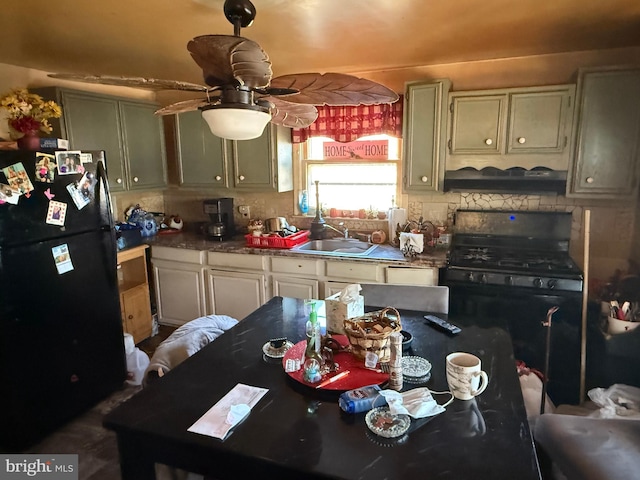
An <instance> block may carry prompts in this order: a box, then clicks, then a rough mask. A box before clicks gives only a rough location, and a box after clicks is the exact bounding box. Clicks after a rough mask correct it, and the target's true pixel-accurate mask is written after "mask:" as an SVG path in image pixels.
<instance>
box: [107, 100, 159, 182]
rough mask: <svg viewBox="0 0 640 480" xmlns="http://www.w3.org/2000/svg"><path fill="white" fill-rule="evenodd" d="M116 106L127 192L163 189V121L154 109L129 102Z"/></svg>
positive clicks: (147, 105) (143, 104)
mask: <svg viewBox="0 0 640 480" xmlns="http://www.w3.org/2000/svg"><path fill="white" fill-rule="evenodd" d="M119 105H120V115H121V119H122V132H123V135H124V147H125V159H127V160H128V161H127V166H128V179H129V183H128V185H129V189H130V190H142V189H150V188H162V187H164V186H165V185H166V184H167V174H166V169H165V164H166V161H165V159H166V152H165V147H164V134H163V127H162V119H161V118H160V116H158V115H155V114H154V112H155V111H156V110H157V109H158V107H157V105H151V104H146V103H137V102H135V103H134V102H129V101H120V102H119ZM107 158H108V157H107Z"/></svg>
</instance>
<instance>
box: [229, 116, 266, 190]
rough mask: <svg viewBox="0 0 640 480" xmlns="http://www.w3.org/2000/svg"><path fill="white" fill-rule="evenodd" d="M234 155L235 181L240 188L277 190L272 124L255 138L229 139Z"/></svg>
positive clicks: (234, 184)
mask: <svg viewBox="0 0 640 480" xmlns="http://www.w3.org/2000/svg"><path fill="white" fill-rule="evenodd" d="M229 144H230V148H231V150H232V152H233V153H232V155H233V182H232V185H233V186H234V187H235V188H238V189H252V190H275V188H276V184H275V173H274V168H275V165H274V163H275V157H274V145H273V142H272V135H271V126H267V128H265V130H264V132H263V134H262V136H260V137H258V138H254V139H253V140H238V141H229Z"/></svg>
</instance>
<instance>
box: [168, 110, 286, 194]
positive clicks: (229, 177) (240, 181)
mask: <svg viewBox="0 0 640 480" xmlns="http://www.w3.org/2000/svg"><path fill="white" fill-rule="evenodd" d="M176 134H177V144H178V159H179V169H180V185H181V186H184V187H216V188H231V189H238V190H249V191H262V192H267V191H273V192H286V191H290V190H293V148H292V144H291V130H290V129H288V128H285V127H278V126H275V125H272V124H270V125H268V126H267V127H266V128H265V131H264V133H263V134H262V135H261V136H260V137H258V138H255V139H253V140H238V141H236V140H233V141H232V140H224V139H221V138H219V137H216V136H215V135H213V134H212V133H211V131H210V130H209V127H208V126H207V124H206V122H205V121H204V120H203V119H202V115H201V113H200V112H199V111H196V112H186V113H181V114H179V115H177V118H176Z"/></svg>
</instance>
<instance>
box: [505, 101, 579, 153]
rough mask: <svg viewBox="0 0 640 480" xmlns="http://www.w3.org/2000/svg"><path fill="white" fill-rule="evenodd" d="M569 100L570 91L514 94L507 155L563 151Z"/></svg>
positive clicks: (565, 141)
mask: <svg viewBox="0 0 640 480" xmlns="http://www.w3.org/2000/svg"><path fill="white" fill-rule="evenodd" d="M570 100H571V97H570V94H569V92H568V91H567V90H561V91H555V92H531V93H514V94H512V95H511V105H510V112H509V142H508V145H507V153H559V152H562V151H563V150H564V148H565V146H566V143H567V137H566V135H565V129H564V125H565V119H566V117H567V111H568V110H569V108H570V106H571V103H570Z"/></svg>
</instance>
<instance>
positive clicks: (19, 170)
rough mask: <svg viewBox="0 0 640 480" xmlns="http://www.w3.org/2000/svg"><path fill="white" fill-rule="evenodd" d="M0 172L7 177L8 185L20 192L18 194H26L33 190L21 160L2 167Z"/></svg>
mask: <svg viewBox="0 0 640 480" xmlns="http://www.w3.org/2000/svg"><path fill="white" fill-rule="evenodd" d="M2 173H4V175H5V177H7V182H8V183H9V186H10V187H11V188H12V189H13V190H16V191H18V192H20V195H24V194H28V193H29V192H31V191H32V190H33V184H32V183H31V180H29V175H27V171H26V170H25V169H24V165H22V162H18V163H14V164H13V165H9V166H8V167H6V168H3V169H2Z"/></svg>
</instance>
